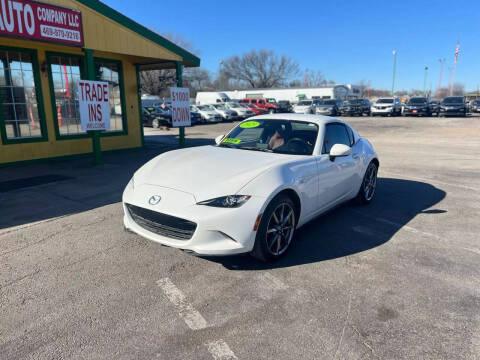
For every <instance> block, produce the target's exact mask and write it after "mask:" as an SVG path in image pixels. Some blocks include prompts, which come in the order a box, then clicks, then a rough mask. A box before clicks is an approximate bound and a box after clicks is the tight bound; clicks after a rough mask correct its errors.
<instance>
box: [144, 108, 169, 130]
mask: <svg viewBox="0 0 480 360" xmlns="http://www.w3.org/2000/svg"><path fill="white" fill-rule="evenodd" d="M142 118H143V126H151V127H153V128H155V129H158V128H159V127H160V126H171V124H172V117H171V116H170V117H168V116H164V115H163V114H161V113H158V112H157V111H156V110H155V108H154V107H151V106H149V107H143V108H142Z"/></svg>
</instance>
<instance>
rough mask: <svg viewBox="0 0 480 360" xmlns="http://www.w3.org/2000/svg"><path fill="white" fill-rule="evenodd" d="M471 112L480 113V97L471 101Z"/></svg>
mask: <svg viewBox="0 0 480 360" xmlns="http://www.w3.org/2000/svg"><path fill="white" fill-rule="evenodd" d="M469 111H470V112H471V113H480V99H474V100H472V101H470V109H469Z"/></svg>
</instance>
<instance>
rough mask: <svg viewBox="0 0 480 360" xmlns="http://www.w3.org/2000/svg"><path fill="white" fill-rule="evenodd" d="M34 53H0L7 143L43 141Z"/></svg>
mask: <svg viewBox="0 0 480 360" xmlns="http://www.w3.org/2000/svg"><path fill="white" fill-rule="evenodd" d="M36 86H37V84H36V83H35V78H34V76H33V59H32V55H31V54H30V53H26V52H22V51H10V50H8V51H4V50H0V111H1V114H0V118H1V119H3V124H4V126H5V134H6V137H7V139H9V140H10V139H24V138H39V137H42V130H41V124H40V118H39V110H38V99H37V90H36Z"/></svg>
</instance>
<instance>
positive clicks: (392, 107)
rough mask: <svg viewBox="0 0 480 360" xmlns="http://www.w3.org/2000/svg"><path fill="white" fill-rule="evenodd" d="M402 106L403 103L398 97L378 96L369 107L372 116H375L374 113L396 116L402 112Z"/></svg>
mask: <svg viewBox="0 0 480 360" xmlns="http://www.w3.org/2000/svg"><path fill="white" fill-rule="evenodd" d="M402 107H403V105H402V102H401V101H400V99H399V98H393V97H386V98H379V99H378V100H377V101H375V103H374V104H373V105H372V106H371V107H370V114H371V115H372V116H376V115H383V116H388V115H390V116H398V115H401V114H402Z"/></svg>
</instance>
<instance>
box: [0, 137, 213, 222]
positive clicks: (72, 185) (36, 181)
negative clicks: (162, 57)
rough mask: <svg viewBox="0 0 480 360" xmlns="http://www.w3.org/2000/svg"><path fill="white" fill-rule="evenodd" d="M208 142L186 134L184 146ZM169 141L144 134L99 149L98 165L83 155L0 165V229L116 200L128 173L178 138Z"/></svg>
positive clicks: (73, 212) (117, 200) (171, 146)
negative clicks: (142, 140)
mask: <svg viewBox="0 0 480 360" xmlns="http://www.w3.org/2000/svg"><path fill="white" fill-rule="evenodd" d="M168 136H170V135H168ZM171 136H172V137H175V136H174V135H171ZM152 137H153V138H155V136H152ZM212 142H213V140H211V139H206V138H197V139H190V138H187V142H186V146H199V145H206V144H211V143H212ZM174 144H175V145H172V144H168V143H164V142H158V143H156V142H155V141H148V140H147V141H146V144H145V148H143V149H135V150H125V151H119V152H111V153H104V162H105V163H104V164H103V165H100V166H94V165H92V157H91V156H90V155H87V156H85V157H82V158H77V159H74V160H50V161H48V160H47V161H45V162H39V163H36V164H29V165H18V166H11V167H5V168H0V179H1V181H0V204H1V205H0V229H4V228H9V227H14V226H20V225H24V224H29V223H32V222H37V221H42V220H48V219H52V218H56V217H61V216H66V215H71V214H75V213H79V212H83V211H88V210H92V209H95V208H98V207H102V206H106V205H110V204H114V203H118V202H120V201H121V200H122V193H123V190H124V188H125V186H126V185H127V183H128V181H129V180H130V178H131V177H132V175H133V173H134V172H135V171H136V170H137V169H138V168H140V167H141V166H142V165H143V164H145V163H146V162H147V161H148V160H150V159H152V158H153V157H155V156H157V155H159V154H161V153H163V152H165V151H168V150H174V149H176V148H177V147H178V140H176V142H175V141H174Z"/></svg>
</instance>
